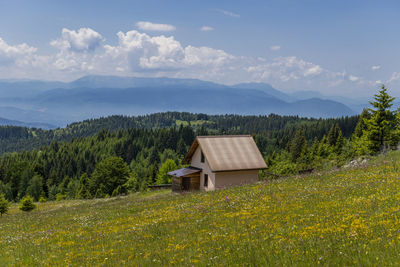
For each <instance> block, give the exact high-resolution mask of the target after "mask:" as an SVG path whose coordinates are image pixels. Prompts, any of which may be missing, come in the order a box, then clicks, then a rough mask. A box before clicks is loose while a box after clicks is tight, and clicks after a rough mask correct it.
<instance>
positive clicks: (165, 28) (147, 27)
mask: <svg viewBox="0 0 400 267" xmlns="http://www.w3.org/2000/svg"><path fill="white" fill-rule="evenodd" d="M136 27H138V28H139V29H140V30H142V31H159V32H171V31H175V30H176V27H175V26H173V25H170V24H158V23H152V22H149V21H139V22H137V23H136Z"/></svg>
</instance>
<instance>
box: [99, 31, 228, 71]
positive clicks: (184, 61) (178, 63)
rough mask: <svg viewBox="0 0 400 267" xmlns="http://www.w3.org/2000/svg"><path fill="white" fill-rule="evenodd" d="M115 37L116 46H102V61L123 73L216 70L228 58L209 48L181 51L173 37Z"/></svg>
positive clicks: (127, 34) (181, 48) (132, 35)
mask: <svg viewBox="0 0 400 267" xmlns="http://www.w3.org/2000/svg"><path fill="white" fill-rule="evenodd" d="M117 35H118V40H119V42H118V43H119V45H118V46H110V45H106V46H104V48H105V51H106V53H105V55H104V57H107V58H109V59H110V60H111V61H113V62H118V64H119V68H120V69H123V70H131V71H141V70H147V71H151V70H154V71H178V70H184V69H187V68H191V67H195V66H208V67H213V66H219V65H221V64H223V63H224V62H225V61H227V60H229V59H230V58H232V56H230V55H228V54H227V53H225V52H224V51H222V50H217V49H213V48H210V47H193V46H190V45H189V46H187V47H183V46H182V45H181V43H180V42H179V41H177V40H175V38H174V37H173V36H171V37H166V36H164V35H160V36H154V37H151V36H149V35H147V34H145V33H140V32H138V31H135V30H132V31H129V32H126V33H123V32H119V33H118V34H117Z"/></svg>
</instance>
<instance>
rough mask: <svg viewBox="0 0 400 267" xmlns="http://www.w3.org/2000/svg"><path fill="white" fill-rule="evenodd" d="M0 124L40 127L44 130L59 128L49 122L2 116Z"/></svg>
mask: <svg viewBox="0 0 400 267" xmlns="http://www.w3.org/2000/svg"><path fill="white" fill-rule="evenodd" d="M0 126H21V127H28V128H40V129H44V130H50V129H55V128H57V126H55V125H51V124H48V123H41V122H22V121H14V120H8V119H5V118H1V117H0Z"/></svg>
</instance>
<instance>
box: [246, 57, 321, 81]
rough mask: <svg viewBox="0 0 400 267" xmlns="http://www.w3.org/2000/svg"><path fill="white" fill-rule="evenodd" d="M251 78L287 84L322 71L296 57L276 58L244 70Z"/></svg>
mask: <svg viewBox="0 0 400 267" xmlns="http://www.w3.org/2000/svg"><path fill="white" fill-rule="evenodd" d="M246 69H247V71H248V72H249V73H252V74H253V77H254V78H256V79H258V80H261V81H268V80H270V81H280V82H288V81H291V80H300V79H305V78H309V77H313V76H317V75H320V74H321V73H322V72H323V71H324V70H323V69H322V68H321V67H320V66H319V65H315V64H313V63H311V62H307V61H304V60H302V59H298V58H296V57H278V58H275V59H273V60H272V61H267V62H265V61H260V60H258V62H255V65H252V66H249V67H247V68H246Z"/></svg>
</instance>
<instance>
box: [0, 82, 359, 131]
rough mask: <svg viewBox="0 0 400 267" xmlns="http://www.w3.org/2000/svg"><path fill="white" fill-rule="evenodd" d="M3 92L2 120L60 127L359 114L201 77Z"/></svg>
mask: <svg viewBox="0 0 400 267" xmlns="http://www.w3.org/2000/svg"><path fill="white" fill-rule="evenodd" d="M0 92H1V93H0V115H1V116H3V117H5V118H7V119H10V120H17V121H40V122H45V123H50V124H56V125H58V126H64V125H66V124H68V123H71V122H73V121H80V120H84V119H88V118H98V117H101V116H109V115H113V114H120V115H141V114H149V113H154V112H165V111H187V112H193V113H206V114H228V113H229V114H242V115H250V114H254V115H259V114H260V115H261V114H263V115H265V114H270V113H275V114H279V115H298V116H301V117H316V118H319V117H323V118H327V117H341V116H348V115H354V114H356V112H354V111H353V110H352V109H351V108H349V107H348V106H346V105H345V104H343V103H341V102H339V101H334V100H330V99H322V98H316V97H313V98H309V99H299V98H297V97H295V96H293V95H290V94H285V93H283V92H281V91H279V90H277V89H275V88H273V87H272V86H271V85H269V84H265V83H242V84H237V85H233V86H227V85H222V84H217V83H213V82H207V81H202V80H197V79H174V78H140V77H118V76H95V75H91V76H84V77H82V78H80V79H77V80H75V81H72V82H69V83H63V82H46V81H26V80H24V81H21V82H18V81H0ZM310 96H312V95H310ZM7 107H9V108H7ZM13 109H14V110H13ZM15 109H18V110H20V112H15Z"/></svg>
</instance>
